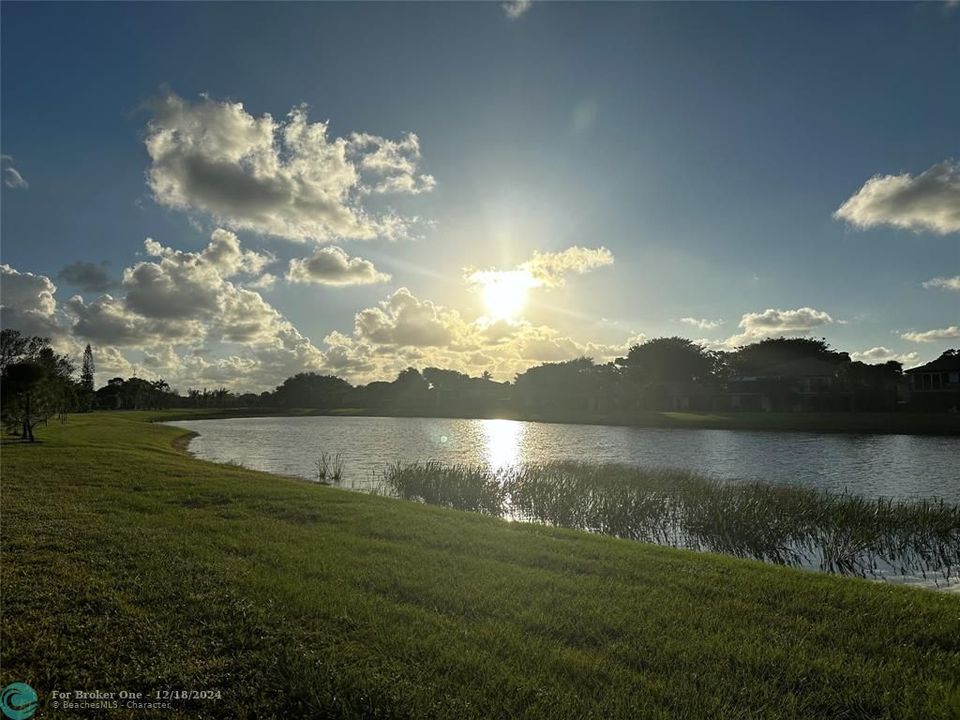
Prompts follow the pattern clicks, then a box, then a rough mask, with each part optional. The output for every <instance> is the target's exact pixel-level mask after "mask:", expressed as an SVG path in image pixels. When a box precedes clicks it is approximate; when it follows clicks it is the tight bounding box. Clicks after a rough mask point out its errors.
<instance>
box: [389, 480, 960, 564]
mask: <svg viewBox="0 0 960 720" xmlns="http://www.w3.org/2000/svg"><path fill="white" fill-rule="evenodd" d="M383 483H384V484H385V485H386V486H387V487H388V488H389V489H390V490H391V492H393V493H394V494H395V495H397V496H398V497H401V498H405V499H410V500H419V501H421V502H426V503H429V504H432V505H442V506H446V507H453V508H458V509H461V510H471V511H474V512H480V513H483V514H486V515H492V516H495V517H508V518H512V519H516V520H525V521H532V522H539V523H546V524H550V525H558V526H561V527H567V528H574V529H578V530H587V531H590V532H595V533H601V534H604V535H613V536H616V537H621V538H629V539H632V540H638V541H643V542H652V543H657V544H660V545H669V546H672V547H681V548H687V549H693V550H702V551H709V552H718V553H724V554H727V555H734V556H736V557H742V558H753V559H758V560H764V561H766V562H770V563H775V564H778V565H792V566H802V567H815V568H819V569H821V570H824V571H827V572H832V573H837V574H842V575H855V576H859V577H876V576H880V575H889V574H896V573H899V574H915V573H919V574H921V575H923V576H924V577H927V576H928V575H933V576H934V577H935V578H940V577H942V578H944V579H949V578H950V576H951V574H954V575H955V574H956V573H957V571H958V568H960V506H957V505H953V504H949V503H945V502H943V501H942V500H939V499H936V500H930V499H920V500H896V501H895V500H891V499H888V498H878V499H867V498H863V497H859V496H857V495H851V494H848V493H840V494H837V493H827V492H823V491H820V490H816V489H813V488H807V487H800V486H796V485H774V484H767V483H756V482H751V483H730V482H723V481H720V480H716V479H714V478H710V477H707V476H704V475H699V474H696V473H692V472H688V471H683V470H671V469H644V468H634V467H629V466H624V465H601V464H588V463H577V462H548V463H532V464H525V465H520V466H517V467H513V468H504V469H496V470H490V469H487V468H484V467H475V466H468V465H444V464H442V463H438V462H426V463H413V464H406V465H404V464H395V465H392V466H390V467H388V468H387V469H386V471H385V472H384V475H383Z"/></svg>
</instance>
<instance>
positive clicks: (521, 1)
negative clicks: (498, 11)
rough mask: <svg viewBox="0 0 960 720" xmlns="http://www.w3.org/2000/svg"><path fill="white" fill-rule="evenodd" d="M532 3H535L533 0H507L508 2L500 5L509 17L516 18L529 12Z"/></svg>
mask: <svg viewBox="0 0 960 720" xmlns="http://www.w3.org/2000/svg"><path fill="white" fill-rule="evenodd" d="M531 5H533V0H506V2H504V3H501V4H500V7H502V8H503V11H504V12H505V13H506V14H507V17H508V18H511V19H516V18H518V17H520V16H521V15H523V14H524V13H525V12H527V10H529V9H530V6H531Z"/></svg>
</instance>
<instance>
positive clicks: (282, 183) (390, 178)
mask: <svg viewBox="0 0 960 720" xmlns="http://www.w3.org/2000/svg"><path fill="white" fill-rule="evenodd" d="M328 129H329V124H328V122H313V123H311V122H309V121H308V120H307V110H306V108H305V107H303V106H301V107H296V108H294V109H292V110H291V111H290V113H289V114H288V115H287V117H286V119H284V120H280V121H278V120H275V119H274V118H273V117H271V116H270V115H269V114H265V115H262V116H260V117H254V116H253V115H251V114H250V113H248V112H247V111H246V110H245V109H244V107H243V104H242V103H239V102H229V101H217V100H213V99H211V98H209V97H207V96H203V97H201V98H200V100H199V101H197V102H194V103H191V102H188V101H186V100H184V99H182V98H180V97H178V96H177V95H175V94H173V93H168V94H167V95H164V96H163V97H161V98H159V99H157V100H156V101H155V102H154V103H153V116H152V118H151V120H150V121H149V123H148V125H147V137H146V146H147V152H148V154H149V155H150V160H151V166H150V170H149V174H148V183H149V186H150V189H151V190H152V192H153V196H154V198H155V199H156V200H157V202H159V203H161V204H163V205H167V206H169V207H174V208H177V209H180V210H185V211H199V212H202V213H206V214H208V215H210V216H212V217H213V218H215V219H216V220H217V221H218V222H220V223H222V224H224V225H227V226H230V227H232V228H236V229H244V230H251V231H253V232H258V233H263V234H267V235H276V236H279V237H284V238H288V239H290V240H297V241H305V240H310V239H312V240H318V241H327V240H330V239H334V238H359V239H370V238H376V237H385V238H390V239H395V238H397V237H403V236H405V235H407V234H409V232H410V227H411V225H412V224H413V223H414V222H416V220H417V219H416V218H407V217H403V216H400V215H397V214H396V213H390V212H384V213H380V214H378V213H376V212H374V211H372V210H371V209H369V208H367V207H365V206H364V204H363V203H362V202H361V201H362V199H363V198H364V197H367V196H369V195H371V194H383V193H406V194H417V193H421V192H427V191H429V190H430V189H432V188H433V187H434V185H435V181H434V179H433V177H432V176H430V175H426V174H423V173H420V172H419V170H418V166H419V161H420V141H419V139H418V138H417V136H416V135H414V134H413V133H407V134H406V135H404V136H403V137H402V138H401V139H399V140H390V139H387V138H382V137H379V136H376V135H371V134H368V133H354V134H352V135H351V136H349V137H346V138H343V137H330V136H329V134H328Z"/></svg>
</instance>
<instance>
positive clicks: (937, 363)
mask: <svg viewBox="0 0 960 720" xmlns="http://www.w3.org/2000/svg"><path fill="white" fill-rule="evenodd" d="M948 370H960V351H957V350H947V351H946V352H945V353H943V355H941V356H940V357H938V358H937V359H936V360H933V361H932V362H928V363H927V364H926V365H920V366H919V367H915V368H910V369H909V370H907V373H908V374H909V373H916V372H944V371H948Z"/></svg>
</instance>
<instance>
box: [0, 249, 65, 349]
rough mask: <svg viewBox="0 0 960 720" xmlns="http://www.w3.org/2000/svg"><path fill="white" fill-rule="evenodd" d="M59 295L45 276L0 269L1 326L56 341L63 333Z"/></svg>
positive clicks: (10, 268)
mask: <svg viewBox="0 0 960 720" xmlns="http://www.w3.org/2000/svg"><path fill="white" fill-rule="evenodd" d="M56 292H57V286H56V285H54V284H53V282H52V281H51V280H50V278H48V277H47V276H46V275H34V274H33V273H30V272H19V271H18V270H15V269H14V268H12V267H10V266H9V265H6V264H4V265H0V324H2V326H3V327H5V328H15V329H17V330H20V331H21V332H23V333H25V334H27V335H40V336H42V337H48V338H50V339H52V340H54V339H57V337H58V336H59V335H60V334H61V331H60V327H59V323H58V318H57V301H56V299H55V298H54V293H56Z"/></svg>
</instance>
